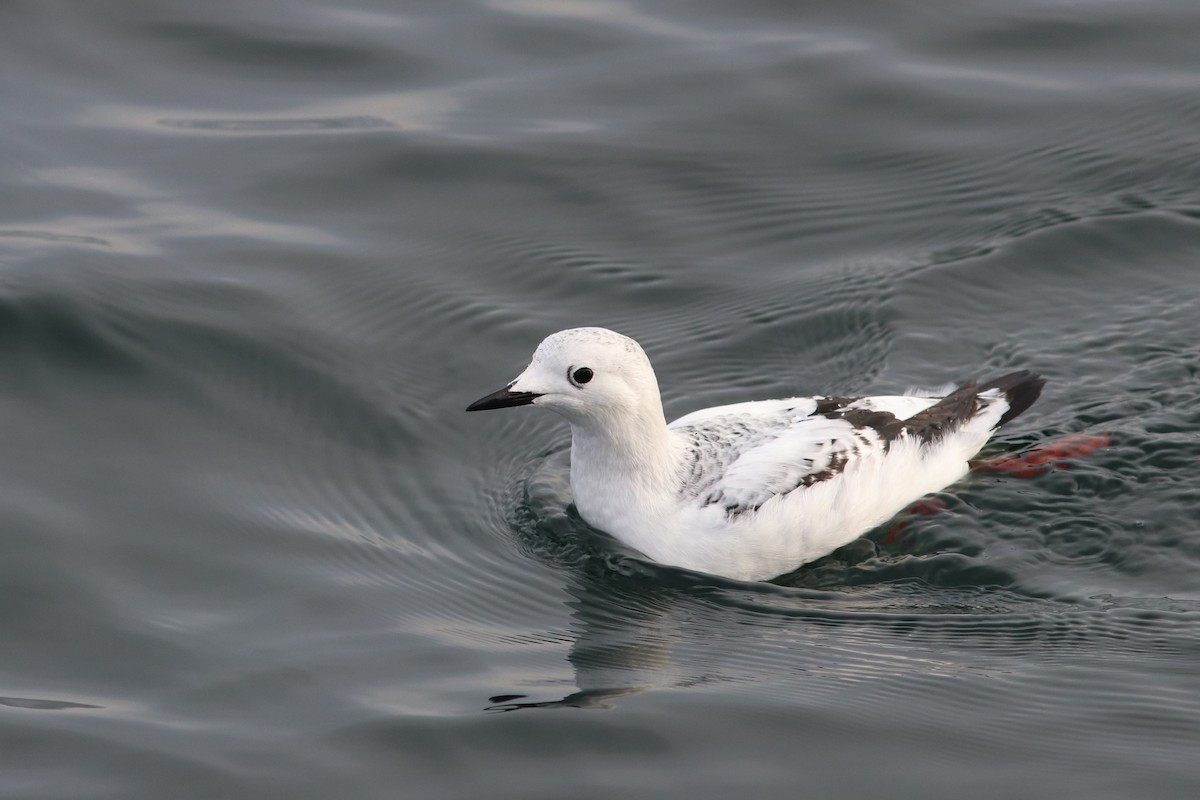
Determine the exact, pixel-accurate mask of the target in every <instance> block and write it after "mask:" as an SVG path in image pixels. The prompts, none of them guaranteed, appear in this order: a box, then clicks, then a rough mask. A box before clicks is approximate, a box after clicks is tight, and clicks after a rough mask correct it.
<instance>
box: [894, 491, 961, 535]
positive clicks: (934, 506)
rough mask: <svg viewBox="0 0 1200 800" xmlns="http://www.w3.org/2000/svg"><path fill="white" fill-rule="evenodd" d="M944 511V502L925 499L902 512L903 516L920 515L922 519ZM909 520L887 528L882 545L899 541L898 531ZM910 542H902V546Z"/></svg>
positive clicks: (905, 526) (937, 499) (904, 526)
mask: <svg viewBox="0 0 1200 800" xmlns="http://www.w3.org/2000/svg"><path fill="white" fill-rule="evenodd" d="M945 509H946V501H945V500H942V499H940V498H937V497H926V498H925V499H923V500H918V501H917V502H915V503H913V504H912V505H911V506H909V507H908V508H907V509H905V511H904V516H905V517H908V516H911V515H913V514H920V515H921V516H922V517H931V516H933V515H934V514H936V513H938V512H939V511H944V510H945ZM909 522H910V520H908V519H902V520H900V521H898V522H896V523H894V524H893V525H892V527H890V528H888V531H887V536H885V537H884V539H883V543H884V544H896V542H898V541H899V537H900V531H902V530H904V529H905V528H907V527H908V523H909ZM909 541H910V540H908V539H906V540H904V542H903V544H908V543H909Z"/></svg>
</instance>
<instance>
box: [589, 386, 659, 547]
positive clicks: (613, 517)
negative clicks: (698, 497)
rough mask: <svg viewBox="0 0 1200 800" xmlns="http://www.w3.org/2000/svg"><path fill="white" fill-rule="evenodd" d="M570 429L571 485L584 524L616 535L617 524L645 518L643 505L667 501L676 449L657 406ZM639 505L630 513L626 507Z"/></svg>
mask: <svg viewBox="0 0 1200 800" xmlns="http://www.w3.org/2000/svg"><path fill="white" fill-rule="evenodd" d="M616 422H617V420H613V419H596V420H587V421H584V422H573V423H572V425H571V486H572V488H573V490H574V493H575V503H576V506H577V507H578V508H579V511H580V513H581V514H582V515H583V517H584V519H586V520H588V521H589V522H590V523H592V524H593V525H596V526H597V527H600V528H605V529H608V530H609V532H611V533H619V532H618V531H617V530H613V529H614V528H619V527H620V523H619V519H620V518H623V517H624V516H626V515H627V514H630V513H642V514H645V513H649V512H651V511H653V510H654V509H650V508H646V507H644V506H645V505H646V504H650V503H653V502H661V500H662V498H666V497H673V496H674V494H675V490H677V489H678V483H679V459H680V455H681V448H680V446H679V443H678V442H677V440H676V436H675V435H674V434H672V432H671V431H670V430H669V429H668V428H667V423H666V419H665V418H664V417H663V412H662V406H657V407H656V408H646V409H643V410H641V411H639V413H637V414H633V415H629V416H623V417H622V418H621V419H620V420H619V422H620V424H616ZM631 503H632V504H633V505H638V506H643V507H641V508H636V509H635V508H630V507H629V506H630V504H631Z"/></svg>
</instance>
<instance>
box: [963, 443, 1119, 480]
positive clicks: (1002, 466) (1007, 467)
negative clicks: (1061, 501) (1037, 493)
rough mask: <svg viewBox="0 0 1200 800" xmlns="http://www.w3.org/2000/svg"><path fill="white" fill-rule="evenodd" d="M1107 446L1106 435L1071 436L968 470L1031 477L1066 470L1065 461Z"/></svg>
mask: <svg viewBox="0 0 1200 800" xmlns="http://www.w3.org/2000/svg"><path fill="white" fill-rule="evenodd" d="M1110 444H1112V436H1111V435H1110V434H1108V433H1100V434H1095V433H1071V434H1068V435H1066V436H1063V437H1062V438H1061V439H1057V440H1056V441H1053V442H1048V443H1046V444H1039V445H1038V446H1036V447H1034V448H1032V449H1030V450H1026V451H1025V452H1024V453H1018V454H1016V455H1010V456H998V457H996V458H989V459H987V460H985V461H972V462H971V468H972V469H974V470H978V471H979V472H1003V473H1006V474H1008V475H1011V476H1013V477H1014V478H1032V477H1033V476H1035V475H1041V474H1042V473H1044V472H1049V471H1050V470H1052V469H1066V467H1067V464H1066V460H1067V459H1071V458H1078V457H1080V456H1086V455H1087V454H1088V453H1091V452H1092V451H1094V450H1099V449H1100V448H1102V447H1108V446H1109V445H1110Z"/></svg>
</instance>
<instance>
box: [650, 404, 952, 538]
mask: <svg viewBox="0 0 1200 800" xmlns="http://www.w3.org/2000/svg"><path fill="white" fill-rule="evenodd" d="M937 399H938V398H925V397H875V398H862V399H850V398H846V399H843V400H836V399H830V398H807V397H806V398H791V399H789V400H768V401H762V402H753V403H738V404H736V405H730V406H720V407H717V408H709V409H704V410H703V411H700V412H696V413H694V414H689V415H687V416H685V417H681V418H680V419H678V420H676V421H675V422H673V423H672V424H671V426H670V427H671V429H672V430H675V431H677V432H678V433H679V434H681V435H683V436H685V437H686V442H687V445H688V447H689V450H690V456H691V458H690V461H689V468H688V472H687V474H685V475H683V476H682V478H683V480H682V485H681V487H680V493H681V495H682V496H684V497H688V498H695V499H697V500H699V501H700V503H701V505H702V506H710V505H711V506H718V507H720V508H723V509H724V511H725V513H726V514H727V515H728V516H730V517H734V516H737V515H739V514H742V513H744V512H746V511H753V510H756V509H758V508H759V507H761V506H762V505H763V503H766V502H767V501H768V500H770V499H771V498H772V497H775V496H778V495H783V494H787V493H788V492H791V491H794V490H796V489H800V488H803V487H806V486H811V485H812V484H814V483H817V482H820V481H824V480H829V479H831V478H833V477H835V476H836V475H838V474H840V473H841V472H842V471H843V470H844V469H845V468H846V467H847V466H848V465H850V464H851V463H853V462H855V461H861V460H863V459H871V458H879V457H882V456H883V455H884V454H885V453H886V452H887V448H888V445H889V443H888V441H887V440H885V438H884V437H882V436H881V435H880V434H879V432H878V431H876V430H874V429H873V428H871V427H869V426H865V425H855V424H854V423H852V422H851V421H849V420H847V419H843V418H842V417H841V416H839V414H840V412H844V411H859V412H882V413H884V414H888V415H894V416H895V417H897V418H899V419H907V418H908V417H910V416H912V415H913V414H916V413H918V412H920V411H923V410H924V409H926V408H928V407H929V406H931V405H933V404H934V403H935V402H937ZM820 404H825V405H827V406H830V408H829V411H828V413H829V416H826V414H825V413H817V410H818V408H819V405H820Z"/></svg>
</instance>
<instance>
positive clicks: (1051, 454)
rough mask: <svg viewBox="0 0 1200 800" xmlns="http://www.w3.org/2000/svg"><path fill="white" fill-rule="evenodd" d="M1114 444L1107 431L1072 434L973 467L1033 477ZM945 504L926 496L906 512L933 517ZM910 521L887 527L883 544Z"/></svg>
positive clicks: (891, 539)
mask: <svg viewBox="0 0 1200 800" xmlns="http://www.w3.org/2000/svg"><path fill="white" fill-rule="evenodd" d="M1110 444H1112V436H1111V435H1110V434H1108V433H1101V434H1094V433H1072V434H1068V435H1066V436H1063V437H1062V438H1061V439H1057V440H1055V441H1053V442H1047V443H1046V444H1039V445H1037V446H1036V447H1033V448H1031V449H1029V450H1026V451H1025V452H1024V453H1018V454H1016V455H1008V456H998V457H996V458H989V459H987V460H985V461H972V462H971V469H974V470H977V471H979V472H1003V473H1005V474H1008V475H1011V476H1012V477H1014V478H1032V477H1034V476H1035V475H1041V474H1043V473H1045V472H1049V471H1050V470H1052V469H1066V467H1067V464H1066V461H1067V459H1071V458H1078V457H1080V456H1086V455H1087V454H1088V453H1091V452H1092V451H1094V450H1099V449H1100V448H1102V447H1108V446H1109V445H1110ZM945 507H946V503H945V502H943V501H942V500H939V499H938V498H936V497H926V498H925V499H923V500H918V501H917V502H915V503H913V504H912V505H911V506H909V508H908V510H907V511H905V512H904V516H906V517H908V516H911V515H913V514H920V515H921V516H926V517H927V516H930V515H932V514H936V513H937V512H939V511H941V510H942V509H944V508H945ZM909 522H910V520H908V519H901V520H899V521H898V522H896V523H894V524H893V525H892V526H891V527H890V528H888V531H887V536H886V537H884V540H883V542H884V544H895V543H896V542H897V541H898V540H899V534H900V532H901V531H903V530H904V529H905V528H907V527H908V523H909Z"/></svg>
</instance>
